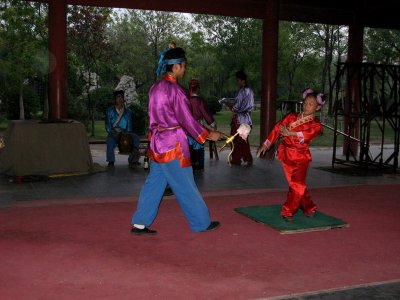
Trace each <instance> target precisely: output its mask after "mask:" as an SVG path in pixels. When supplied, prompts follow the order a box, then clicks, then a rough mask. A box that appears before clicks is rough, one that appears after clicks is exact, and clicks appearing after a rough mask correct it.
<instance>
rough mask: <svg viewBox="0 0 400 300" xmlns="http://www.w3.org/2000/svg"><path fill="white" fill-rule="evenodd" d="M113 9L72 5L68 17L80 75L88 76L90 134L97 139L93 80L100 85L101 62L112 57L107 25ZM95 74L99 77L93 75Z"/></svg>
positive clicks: (73, 50)
mask: <svg viewBox="0 0 400 300" xmlns="http://www.w3.org/2000/svg"><path fill="white" fill-rule="evenodd" d="M110 14H111V9H109V8H103V7H83V6H71V7H70V9H69V14H68V46H69V51H70V52H73V54H71V55H75V56H76V57H75V59H76V60H77V61H78V62H79V63H81V64H82V66H83V67H82V68H80V69H79V70H80V73H81V76H82V77H84V75H85V74H87V76H88V79H87V80H88V82H89V84H87V85H86V92H85V96H86V98H87V107H88V111H89V116H90V119H91V135H92V136H94V122H95V113H96V102H95V101H92V99H91V95H90V91H91V86H90V82H92V80H93V79H94V80H95V82H96V84H97V85H98V79H97V78H93V76H96V75H97V76H98V75H99V73H100V66H101V60H106V59H107V58H109V57H110V56H111V47H110V44H109V42H108V40H107V24H108V22H109V20H110ZM94 74H96V75H94Z"/></svg>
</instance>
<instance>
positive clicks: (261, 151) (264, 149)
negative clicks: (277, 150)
mask: <svg viewBox="0 0 400 300" xmlns="http://www.w3.org/2000/svg"><path fill="white" fill-rule="evenodd" d="M268 150H269V149H268V147H267V145H265V144H262V145H261V146H260V148H258V150H257V157H260V156H264V155H265V152H267V151H268Z"/></svg>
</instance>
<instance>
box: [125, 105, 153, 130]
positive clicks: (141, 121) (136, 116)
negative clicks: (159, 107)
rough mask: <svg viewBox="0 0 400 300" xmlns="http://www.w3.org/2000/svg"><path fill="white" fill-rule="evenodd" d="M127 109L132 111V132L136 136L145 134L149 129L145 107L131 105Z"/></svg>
mask: <svg viewBox="0 0 400 300" xmlns="http://www.w3.org/2000/svg"><path fill="white" fill-rule="evenodd" d="M129 108H130V110H132V115H133V116H132V119H133V132H134V133H136V134H138V135H144V134H146V133H147V131H148V129H149V119H148V113H147V107H143V106H141V105H139V104H131V105H130V106H129Z"/></svg>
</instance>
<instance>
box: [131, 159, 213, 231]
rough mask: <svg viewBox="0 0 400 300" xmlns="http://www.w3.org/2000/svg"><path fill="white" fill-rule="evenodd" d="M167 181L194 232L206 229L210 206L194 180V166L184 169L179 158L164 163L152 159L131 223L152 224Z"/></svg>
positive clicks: (208, 223) (208, 222)
mask: <svg viewBox="0 0 400 300" xmlns="http://www.w3.org/2000/svg"><path fill="white" fill-rule="evenodd" d="M167 183H168V184H169V185H170V186H171V189H172V191H173V192H174V194H175V197H176V199H177V200H178V203H179V206H180V207H181V209H182V210H183V213H184V214H185V217H186V219H187V220H188V221H189V226H190V229H191V230H192V231H194V232H198V231H202V230H205V229H206V228H207V227H208V226H209V225H210V223H211V220H210V214H209V211H208V208H207V206H206V204H205V202H204V200H203V197H202V196H201V194H200V192H199V190H198V188H197V186H196V183H195V182H194V177H193V170H192V168H191V167H186V168H182V167H181V166H180V164H179V161H178V159H175V160H173V161H170V162H168V163H165V164H160V163H157V162H155V161H151V165H150V173H149V175H148V176H147V179H146V181H145V183H144V185H143V187H142V190H141V191H140V195H139V202H138V205H137V210H136V212H135V213H134V214H133V217H132V225H133V224H139V225H144V226H150V225H151V224H152V223H153V221H154V219H155V218H156V216H157V212H158V207H159V206H160V202H161V200H162V197H163V193H164V190H165V187H166V186H167Z"/></svg>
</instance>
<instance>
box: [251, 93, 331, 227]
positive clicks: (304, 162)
mask: <svg viewBox="0 0 400 300" xmlns="http://www.w3.org/2000/svg"><path fill="white" fill-rule="evenodd" d="M303 99H304V103H303V112H301V113H290V114H288V115H287V116H285V117H284V118H283V120H281V121H279V122H278V123H277V124H276V125H275V126H274V128H273V129H272V131H271V133H270V134H269V136H268V138H267V140H266V141H265V142H264V144H263V145H262V146H261V147H260V149H259V150H258V152H257V156H260V155H264V154H265V152H266V151H267V150H269V149H270V148H271V146H272V145H273V144H274V143H275V142H276V141H277V139H278V138H279V137H282V141H281V143H280V145H279V147H278V156H277V157H278V159H279V160H280V161H281V163H282V166H283V170H284V172H285V175H286V179H287V181H288V184H289V192H288V195H287V199H286V202H285V203H284V204H283V207H282V210H281V216H282V217H283V218H284V219H285V220H286V221H287V222H291V221H293V216H294V214H295V213H296V212H297V210H298V209H299V208H301V209H302V210H303V213H304V214H305V215H306V216H308V217H313V216H314V214H315V211H316V210H317V205H316V204H314V203H313V202H312V201H311V197H310V195H309V194H308V191H307V187H306V176H307V169H308V165H309V163H310V161H311V153H310V150H309V148H308V145H309V144H310V142H311V141H312V140H313V139H314V138H316V137H317V136H318V135H319V134H320V133H321V129H322V125H321V122H320V121H319V119H318V118H317V117H315V112H316V111H317V110H319V109H320V108H321V106H322V105H323V104H324V103H325V102H324V95H323V94H322V93H319V94H317V93H315V92H314V90H313V89H310V88H307V89H306V90H304V91H303Z"/></svg>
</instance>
